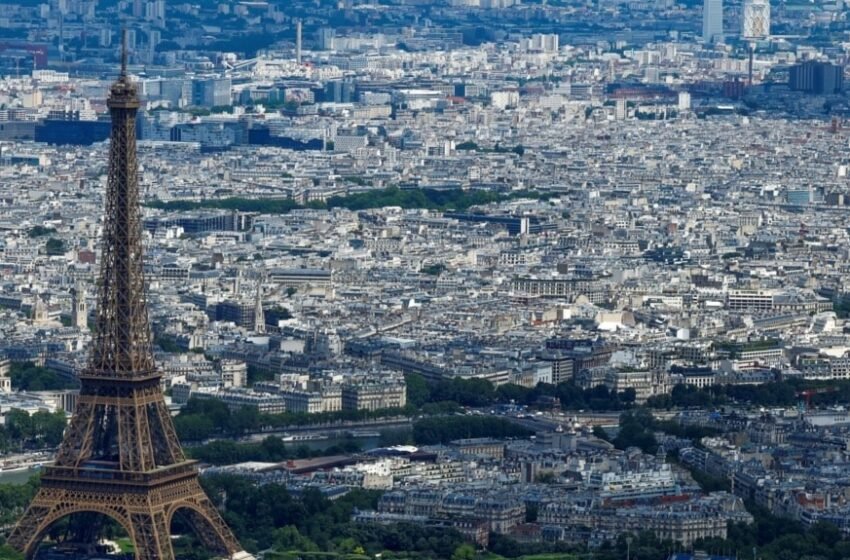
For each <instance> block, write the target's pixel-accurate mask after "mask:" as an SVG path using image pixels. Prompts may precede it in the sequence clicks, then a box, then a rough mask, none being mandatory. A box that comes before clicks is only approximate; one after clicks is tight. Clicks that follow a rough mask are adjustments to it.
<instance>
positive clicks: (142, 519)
mask: <svg viewBox="0 0 850 560" xmlns="http://www.w3.org/2000/svg"><path fill="white" fill-rule="evenodd" d="M122 45H123V46H122V54H121V74H120V76H119V78H118V80H117V81H116V82H115V83H114V84H112V87H111V88H110V90H109V99H108V101H107V105H108V106H109V111H110V114H111V116H112V134H111V138H110V149H109V179H108V183H107V193H106V213H105V224H104V233H103V249H102V257H101V270H100V282H99V291H98V300H97V301H98V306H97V313H96V321H95V325H96V331H95V337H94V341H93V346H92V350H91V355H90V358H89V363H88V365H87V367H86V368H85V370H84V371H83V372H82V373H81V375H80V383H81V387H80V395H79V397H78V400H77V407H76V409H75V411H74V416H73V417H72V419H71V424H70V426H69V427H68V430H67V431H66V433H65V439H64V441H63V442H62V445H61V447H60V449H59V452H58V453H57V456H56V462H55V464H54V465H52V466H50V467H48V468H46V469H45V470H44V473H43V475H42V479H41V488H40V489H39V491H38V494H37V495H36V496H35V498H34V499H33V502H32V503H31V504H30V507H29V509H28V510H27V512H26V513H25V514H24V516H23V517H22V518H21V520H20V521H19V522H18V525H17V526H16V527H15V529H14V530H13V531H12V533H11V535H10V536H9V539H8V543H9V544H10V545H12V546H13V547H15V548H17V549H18V550H20V551H21V552H23V553H24V554H25V556H26V557H27V558H28V559H31V558H33V557H34V555H35V553H36V551H37V548H38V546H39V543H40V542H41V540H42V539H43V538H44V536H45V535H46V533H47V531H48V529H49V528H50V527H51V526H52V525H53V524H54V523H56V522H57V521H59V520H60V519H62V518H64V517H67V516H69V515H73V514H78V513H96V514H101V515H104V516H107V517H110V518H112V519H113V520H115V521H116V522H117V523H118V524H119V525H121V526H122V527H123V528H124V529H125V530H126V531H127V533H128V535H129V536H130V538H131V539H132V541H133V544H134V550H135V556H136V560H174V552H173V551H172V548H171V535H170V527H171V520H172V517H173V516H174V515H175V514H176V513H177V514H182V515H183V516H184V517H185V519H186V520H187V521H188V523H189V525H190V526H191V527H192V528H193V529H194V530H195V532H196V533H197V535H198V537H199V538H200V540H201V542H202V543H203V544H204V545H205V546H206V547H207V548H208V549H210V550H211V551H212V552H213V553H215V554H219V555H221V556H224V557H227V558H233V559H236V558H240V559H241V558H251V556H250V555H247V554H246V553H244V552H243V551H242V550H241V547H240V546H239V543H238V542H237V541H236V539H235V538H234V537H233V534H232V533H231V532H230V529H228V528H227V526H226V525H225V523H224V521H223V520H222V519H221V516H220V515H219V513H218V511H217V510H216V509H215V507H214V506H213V504H212V502H211V501H210V500H209V498H207V496H206V495H205V494H204V491H203V489H202V488H201V486H200V484H199V482H198V471H197V467H196V465H195V463H194V462H193V461H190V460H187V459H186V457H185V456H184V454H183V450H182V449H181V447H180V442H179V441H178V439H177V434H176V432H175V430H174V425H173V423H172V420H171V415H170V413H169V410H168V408H167V407H166V405H165V400H164V399H163V395H162V388H161V385H160V380H161V374H160V373H159V372H158V371H157V369H156V366H155V364H154V360H153V352H152V349H151V334H150V325H149V323H148V315H147V302H146V297H145V295H146V294H145V281H144V268H143V254H142V226H141V211H140V209H139V185H138V177H137V175H138V164H137V161H136V111H137V110H138V108H139V98H138V94H137V91H136V86H135V85H134V84H133V83H132V81H130V79H129V77H128V76H127V62H126V61H127V36H126V31H125V32H124V37H123V42H122ZM96 528H97V524H94V526H90V527H87V534H86V535H85V536H78V537H79V540H88V539H93V538H96V537H97V535H96V534H95V533H96V532H97V531H96Z"/></svg>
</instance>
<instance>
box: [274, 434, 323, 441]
mask: <svg viewBox="0 0 850 560" xmlns="http://www.w3.org/2000/svg"><path fill="white" fill-rule="evenodd" d="M280 439H281V440H283V441H284V442H298V441H320V440H323V439H328V436H326V435H324V434H294V435H289V434H285V435H284V436H283V437H282V438H280Z"/></svg>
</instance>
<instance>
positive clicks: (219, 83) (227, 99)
mask: <svg viewBox="0 0 850 560" xmlns="http://www.w3.org/2000/svg"><path fill="white" fill-rule="evenodd" d="M231 88H232V83H231V81H230V78H206V79H199V80H193V81H192V105H196V106H198V107H224V106H230V105H231V103H232V99H231V95H230V93H231Z"/></svg>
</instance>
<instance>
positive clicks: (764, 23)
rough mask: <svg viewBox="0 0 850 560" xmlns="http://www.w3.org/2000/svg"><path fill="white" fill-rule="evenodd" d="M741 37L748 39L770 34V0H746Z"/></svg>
mask: <svg viewBox="0 0 850 560" xmlns="http://www.w3.org/2000/svg"><path fill="white" fill-rule="evenodd" d="M742 27H743V28H742V29H741V37H742V38H744V39H749V40H758V39H766V38H768V37H769V36H770V0H746V1H745V2H744V18H743V22H742Z"/></svg>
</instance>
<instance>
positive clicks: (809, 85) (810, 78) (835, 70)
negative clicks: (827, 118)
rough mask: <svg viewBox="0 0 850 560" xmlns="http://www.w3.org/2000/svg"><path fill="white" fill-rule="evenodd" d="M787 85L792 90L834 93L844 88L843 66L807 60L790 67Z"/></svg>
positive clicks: (819, 93) (825, 93) (822, 93)
mask: <svg viewBox="0 0 850 560" xmlns="http://www.w3.org/2000/svg"><path fill="white" fill-rule="evenodd" d="M788 78H789V79H788V86H789V87H790V88H791V89H792V90H794V91H803V92H806V93H814V94H818V95H834V94H837V93H841V92H842V91H843V90H844V68H843V67H842V66H839V65H837V64H830V63H829V62H818V61H815V60H809V61H806V62H803V63H802V64H795V65H794V66H792V67H791V70H790V71H789V76H788Z"/></svg>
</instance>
